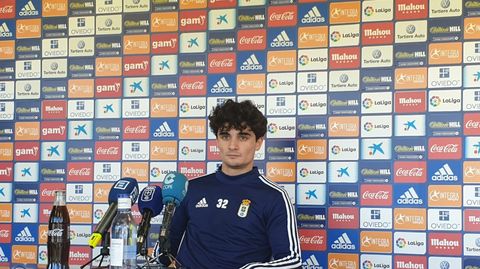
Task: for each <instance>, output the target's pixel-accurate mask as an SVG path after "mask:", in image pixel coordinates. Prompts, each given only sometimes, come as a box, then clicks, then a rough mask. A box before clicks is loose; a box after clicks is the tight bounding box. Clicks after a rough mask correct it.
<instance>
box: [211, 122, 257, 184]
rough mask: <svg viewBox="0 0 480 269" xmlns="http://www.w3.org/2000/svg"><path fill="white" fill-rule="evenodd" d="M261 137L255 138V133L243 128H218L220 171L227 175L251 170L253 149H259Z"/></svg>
mask: <svg viewBox="0 0 480 269" xmlns="http://www.w3.org/2000/svg"><path fill="white" fill-rule="evenodd" d="M262 143H263V137H261V138H259V139H258V140H256V139H255V133H254V132H253V131H252V130H251V129H250V128H246V129H245V130H242V131H240V130H236V129H233V128H232V129H230V130H228V131H227V130H219V131H218V133H217V144H218V148H219V150H220V158H221V160H222V172H224V173H225V174H227V175H230V176H234V175H240V174H243V173H246V172H249V171H250V170H252V167H253V158H254V156H255V151H257V150H258V149H260V147H261V146H262Z"/></svg>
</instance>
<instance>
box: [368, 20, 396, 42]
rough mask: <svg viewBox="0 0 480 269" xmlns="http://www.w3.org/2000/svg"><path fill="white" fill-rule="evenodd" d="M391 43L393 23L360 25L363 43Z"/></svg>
mask: <svg viewBox="0 0 480 269" xmlns="http://www.w3.org/2000/svg"><path fill="white" fill-rule="evenodd" d="M392 43H393V23H392V22H382V23H365V24H363V25H362V44H363V45H382V44H392Z"/></svg>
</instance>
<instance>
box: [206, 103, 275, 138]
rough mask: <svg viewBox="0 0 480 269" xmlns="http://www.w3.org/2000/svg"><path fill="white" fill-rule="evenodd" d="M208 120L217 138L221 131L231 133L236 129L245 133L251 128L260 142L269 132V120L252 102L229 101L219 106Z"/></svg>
mask: <svg viewBox="0 0 480 269" xmlns="http://www.w3.org/2000/svg"><path fill="white" fill-rule="evenodd" d="M208 119H209V120H210V129H211V130H212V132H213V133H214V134H215V136H216V135H217V134H218V131H219V130H226V131H229V130H230V129H232V128H234V129H236V130H240V131H243V130H245V129H247V128H249V127H250V129H251V130H252V131H253V132H254V133H255V139H256V140H258V139H259V138H261V137H263V136H264V135H265V133H266V132H267V118H265V116H264V115H263V114H262V112H260V110H258V108H257V107H256V106H255V105H254V104H253V103H252V101H250V100H245V101H242V102H235V101H233V100H232V99H228V100H227V101H225V102H224V103H223V104H221V105H217V106H216V107H215V108H214V109H213V111H212V112H211V113H210V115H209V116H208Z"/></svg>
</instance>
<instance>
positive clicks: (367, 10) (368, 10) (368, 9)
mask: <svg viewBox="0 0 480 269" xmlns="http://www.w3.org/2000/svg"><path fill="white" fill-rule="evenodd" d="M373 12H374V10H373V7H371V6H367V7H366V8H365V9H364V10H363V14H365V16H367V17H370V16H372V15H373Z"/></svg>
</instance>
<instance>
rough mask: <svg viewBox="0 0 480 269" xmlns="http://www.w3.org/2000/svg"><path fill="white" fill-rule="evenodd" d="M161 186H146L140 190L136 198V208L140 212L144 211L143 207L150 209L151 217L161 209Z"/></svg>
mask: <svg viewBox="0 0 480 269" xmlns="http://www.w3.org/2000/svg"><path fill="white" fill-rule="evenodd" d="M162 201H163V197H162V188H160V187H159V186H147V187H145V188H144V189H143V190H142V191H141V192H140V198H139V199H138V209H139V210H140V213H142V214H143V213H144V211H145V209H150V210H151V211H152V213H153V214H152V217H155V216H157V215H159V214H160V212H162V209H163V204H162Z"/></svg>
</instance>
